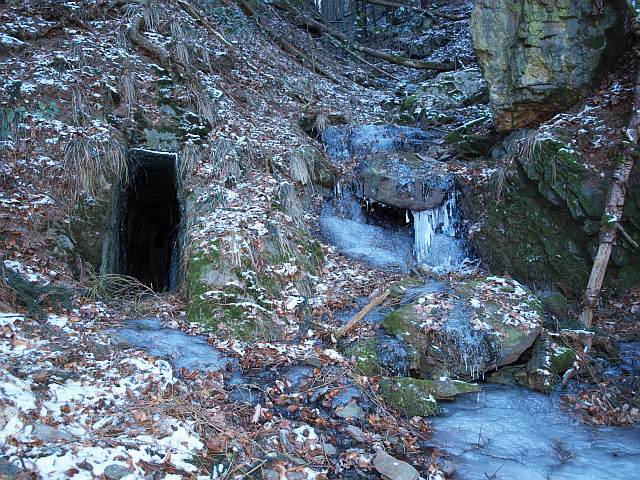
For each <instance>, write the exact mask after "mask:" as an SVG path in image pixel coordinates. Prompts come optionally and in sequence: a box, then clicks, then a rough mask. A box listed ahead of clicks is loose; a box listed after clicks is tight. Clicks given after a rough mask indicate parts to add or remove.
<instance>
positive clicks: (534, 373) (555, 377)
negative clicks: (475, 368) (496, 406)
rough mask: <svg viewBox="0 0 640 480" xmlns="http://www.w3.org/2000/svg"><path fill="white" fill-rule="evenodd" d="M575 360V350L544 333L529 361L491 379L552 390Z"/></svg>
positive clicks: (493, 373)
mask: <svg viewBox="0 0 640 480" xmlns="http://www.w3.org/2000/svg"><path fill="white" fill-rule="evenodd" d="M574 360H575V351H574V350H573V349H571V348H568V347H563V346H561V345H558V344H557V343H556V342H555V341H553V339H552V338H550V337H548V336H546V335H543V336H540V337H538V339H537V340H536V342H535V343H534V345H533V347H532V348H531V352H530V355H529V359H528V360H527V362H526V363H523V364H520V365H509V366H506V367H502V368H500V369H498V370H497V371H496V372H492V373H491V374H490V375H488V376H487V381H489V382H492V383H501V384H505V385H519V386H522V387H527V388H531V389H533V390H537V391H539V392H542V393H551V392H552V391H553V390H554V389H555V388H556V387H557V386H558V384H559V383H560V380H561V378H562V375H563V374H564V372H566V371H567V370H568V369H569V368H570V367H571V365H572V364H573V361H574Z"/></svg>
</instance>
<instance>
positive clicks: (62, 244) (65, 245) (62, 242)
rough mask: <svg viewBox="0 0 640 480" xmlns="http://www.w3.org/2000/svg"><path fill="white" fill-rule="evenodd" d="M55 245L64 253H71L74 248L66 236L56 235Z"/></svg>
mask: <svg viewBox="0 0 640 480" xmlns="http://www.w3.org/2000/svg"><path fill="white" fill-rule="evenodd" d="M56 245H57V246H58V248H59V249H60V250H63V251H65V252H72V251H73V250H74V248H75V245H74V244H73V241H71V239H70V238H69V237H68V236H66V235H58V239H57V240H56Z"/></svg>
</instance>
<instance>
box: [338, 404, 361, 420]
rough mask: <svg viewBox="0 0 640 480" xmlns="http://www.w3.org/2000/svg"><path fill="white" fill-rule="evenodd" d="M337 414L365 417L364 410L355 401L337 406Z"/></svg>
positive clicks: (340, 415) (343, 416) (346, 416)
mask: <svg viewBox="0 0 640 480" xmlns="http://www.w3.org/2000/svg"><path fill="white" fill-rule="evenodd" d="M336 415H337V416H338V417H340V418H357V419H362V418H364V410H362V408H360V406H359V405H358V404H357V403H355V402H350V403H348V404H347V405H345V406H344V407H338V408H336Z"/></svg>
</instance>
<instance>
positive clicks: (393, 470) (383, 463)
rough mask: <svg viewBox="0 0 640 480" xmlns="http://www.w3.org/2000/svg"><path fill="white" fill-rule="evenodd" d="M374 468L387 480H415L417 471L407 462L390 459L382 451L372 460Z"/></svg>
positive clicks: (389, 456) (417, 475)
mask: <svg viewBox="0 0 640 480" xmlns="http://www.w3.org/2000/svg"><path fill="white" fill-rule="evenodd" d="M373 466H374V468H375V469H376V470H377V471H378V472H379V473H380V475H382V477H383V478H385V479H389V480H417V479H418V477H419V476H420V475H419V474H418V471H417V470H416V469H415V468H413V467H412V466H411V465H409V464H408V463H407V462H403V461H402V460H398V459H397V458H395V457H392V456H391V455H389V454H388V453H386V452H385V451H383V450H379V451H378V453H377V454H376V456H375V458H374V459H373Z"/></svg>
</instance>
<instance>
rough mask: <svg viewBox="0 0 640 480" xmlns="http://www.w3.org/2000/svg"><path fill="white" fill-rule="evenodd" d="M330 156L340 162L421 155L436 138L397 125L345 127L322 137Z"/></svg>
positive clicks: (422, 131) (328, 132)
mask: <svg viewBox="0 0 640 480" xmlns="http://www.w3.org/2000/svg"><path fill="white" fill-rule="evenodd" d="M321 138H322V143H323V144H324V147H325V150H326V152H327V154H328V155H329V157H330V158H331V159H332V160H333V161H334V162H336V163H341V162H346V161H348V160H350V159H352V158H362V157H365V156H367V155H372V154H376V153H383V152H420V151H424V150H425V149H426V148H427V147H428V146H429V144H430V143H431V142H432V141H433V138H434V135H433V134H431V133H427V132H425V131H424V130H421V129H419V128H415V127H404V126H397V125H357V126H356V125H341V126H330V127H327V128H326V129H325V130H324V131H323V132H322V134H321Z"/></svg>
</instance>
